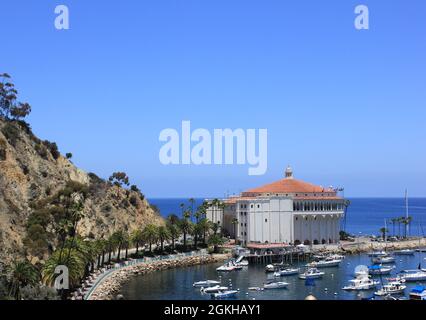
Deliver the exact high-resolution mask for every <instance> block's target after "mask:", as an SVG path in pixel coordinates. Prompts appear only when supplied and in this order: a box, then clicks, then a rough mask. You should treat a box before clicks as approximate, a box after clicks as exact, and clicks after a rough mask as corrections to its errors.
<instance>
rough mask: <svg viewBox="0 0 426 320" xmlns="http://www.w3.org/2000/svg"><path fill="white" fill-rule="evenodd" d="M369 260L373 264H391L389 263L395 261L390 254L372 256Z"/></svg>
mask: <svg viewBox="0 0 426 320" xmlns="http://www.w3.org/2000/svg"><path fill="white" fill-rule="evenodd" d="M371 261H372V262H373V263H374V264H391V263H395V261H396V260H395V258H394V257H392V256H390V255H386V256H381V257H374V258H372V259H371Z"/></svg>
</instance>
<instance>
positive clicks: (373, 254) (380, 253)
mask: <svg viewBox="0 0 426 320" xmlns="http://www.w3.org/2000/svg"><path fill="white" fill-rule="evenodd" d="M387 255H388V254H387V253H386V251H373V252H370V253H368V256H369V257H370V258H376V257H383V256H387Z"/></svg>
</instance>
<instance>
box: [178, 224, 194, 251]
mask: <svg viewBox="0 0 426 320" xmlns="http://www.w3.org/2000/svg"><path fill="white" fill-rule="evenodd" d="M179 226H180V230H181V231H182V233H183V250H184V251H186V242H187V241H186V238H187V236H188V234H190V233H191V232H192V229H193V225H192V223H191V221H189V220H188V219H187V218H183V219H182V220H181V221H180V224H179Z"/></svg>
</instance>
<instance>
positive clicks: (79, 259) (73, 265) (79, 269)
mask: <svg viewBox="0 0 426 320" xmlns="http://www.w3.org/2000/svg"><path fill="white" fill-rule="evenodd" d="M60 265H65V266H66V267H67V268H68V276H69V278H68V279H69V284H70V287H71V288H75V287H77V286H78V285H79V284H80V281H81V279H83V277H84V273H85V265H86V261H85V259H84V257H83V256H82V254H81V253H80V252H78V251H77V250H76V249H71V251H70V255H69V258H68V259H67V261H66V262H64V260H63V258H61V256H60V250H57V251H55V252H54V253H53V254H52V255H51V256H50V257H49V259H48V260H47V262H46V263H45V265H44V266H43V270H42V281H43V283H44V284H46V285H48V286H53V285H54V284H55V280H56V278H57V274H56V273H55V271H56V267H58V266H60Z"/></svg>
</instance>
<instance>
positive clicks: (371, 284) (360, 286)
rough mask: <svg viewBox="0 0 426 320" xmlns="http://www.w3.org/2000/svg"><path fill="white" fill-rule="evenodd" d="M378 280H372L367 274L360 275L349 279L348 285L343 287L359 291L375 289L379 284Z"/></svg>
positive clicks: (347, 289)
mask: <svg viewBox="0 0 426 320" xmlns="http://www.w3.org/2000/svg"><path fill="white" fill-rule="evenodd" d="M379 283H380V282H379V281H374V280H373V279H371V278H370V277H369V276H360V277H358V278H356V279H354V280H350V281H349V285H348V286H346V287H344V288H343V290H346V291H361V290H371V289H375V288H376V287H377V286H378V285H379Z"/></svg>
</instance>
